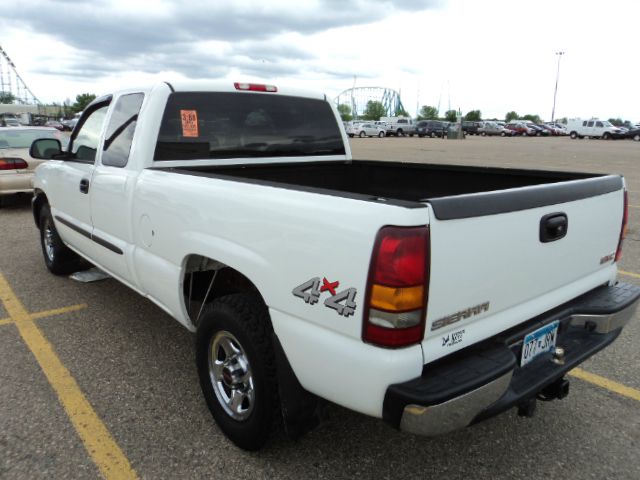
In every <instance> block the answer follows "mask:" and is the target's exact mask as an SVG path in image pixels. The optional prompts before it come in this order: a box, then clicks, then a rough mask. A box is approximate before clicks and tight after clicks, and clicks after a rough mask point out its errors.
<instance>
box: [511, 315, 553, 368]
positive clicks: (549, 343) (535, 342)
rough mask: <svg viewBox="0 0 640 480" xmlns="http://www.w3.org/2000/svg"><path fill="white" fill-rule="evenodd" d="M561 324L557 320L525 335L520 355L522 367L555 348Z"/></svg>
mask: <svg viewBox="0 0 640 480" xmlns="http://www.w3.org/2000/svg"><path fill="white" fill-rule="evenodd" d="M559 326H560V321H559V320H556V321H554V322H551V323H548V324H547V325H545V326H543V327H540V328H538V329H537V330H534V331H533V332H531V333H529V334H527V335H525V337H524V340H523V342H522V355H521V357H520V366H521V367H524V366H525V365H527V364H529V363H531V362H532V361H533V360H534V359H536V358H538V357H539V356H540V355H542V354H544V353H547V352H551V351H553V350H555V347H556V341H557V340H558V327H559Z"/></svg>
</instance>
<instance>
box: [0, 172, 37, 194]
mask: <svg viewBox="0 0 640 480" xmlns="http://www.w3.org/2000/svg"><path fill="white" fill-rule="evenodd" d="M32 191H33V172H20V173H14V172H11V173H6V172H5V173H3V174H2V175H0V195H9V194H12V193H21V192H32Z"/></svg>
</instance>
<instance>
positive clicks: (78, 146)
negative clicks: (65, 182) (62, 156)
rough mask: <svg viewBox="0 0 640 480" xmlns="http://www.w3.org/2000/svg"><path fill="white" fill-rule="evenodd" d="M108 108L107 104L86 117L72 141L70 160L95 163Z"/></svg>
mask: <svg viewBox="0 0 640 480" xmlns="http://www.w3.org/2000/svg"><path fill="white" fill-rule="evenodd" d="M108 108H109V104H108V103H107V104H105V105H102V106H101V107H98V108H97V109H95V110H94V111H93V112H91V113H90V114H89V116H88V117H86V119H85V120H84V121H83V124H82V126H81V127H80V130H79V131H78V133H77V134H76V135H75V137H74V138H72V139H71V145H70V148H69V156H68V158H67V159H68V160H76V161H79V162H85V163H93V162H94V161H95V159H96V152H97V151H98V144H99V143H100V135H101V134H102V128H103V126H104V120H105V117H106V115H107V110H108Z"/></svg>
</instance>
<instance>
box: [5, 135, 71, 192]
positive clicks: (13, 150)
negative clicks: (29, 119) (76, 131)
mask: <svg viewBox="0 0 640 480" xmlns="http://www.w3.org/2000/svg"><path fill="white" fill-rule="evenodd" d="M38 138H57V139H58V140H60V142H61V143H62V144H63V145H64V144H65V143H67V137H66V136H65V135H64V134H62V133H60V132H59V131H58V130H56V129H55V128H47V127H6V128H0V201H1V200H2V196H4V195H10V194H13V193H30V192H32V191H33V171H34V170H35V168H36V167H37V166H38V165H40V164H41V163H42V162H44V161H45V160H37V159H35V158H32V157H31V155H29V148H30V147H31V143H33V141H34V140H36V139H38Z"/></svg>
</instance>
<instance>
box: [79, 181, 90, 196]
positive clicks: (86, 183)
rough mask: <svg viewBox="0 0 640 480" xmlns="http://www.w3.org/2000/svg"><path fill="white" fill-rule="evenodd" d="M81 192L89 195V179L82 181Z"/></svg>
mask: <svg viewBox="0 0 640 480" xmlns="http://www.w3.org/2000/svg"><path fill="white" fill-rule="evenodd" d="M80 192H82V193H89V179H88V178H83V179H82V180H80Z"/></svg>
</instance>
